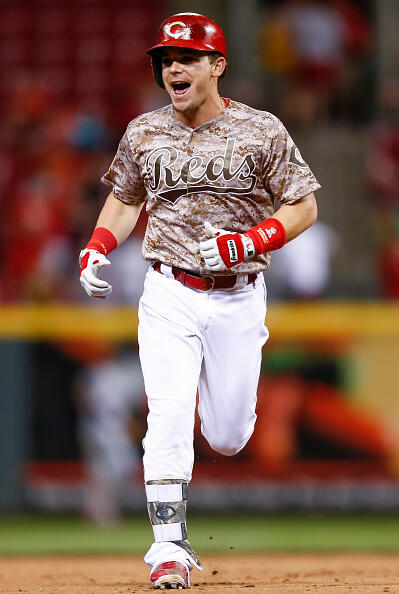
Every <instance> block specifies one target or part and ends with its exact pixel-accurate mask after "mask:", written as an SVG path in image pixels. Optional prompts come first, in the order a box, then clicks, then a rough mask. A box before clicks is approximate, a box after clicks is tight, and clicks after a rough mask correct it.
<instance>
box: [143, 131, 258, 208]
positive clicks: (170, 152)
mask: <svg viewBox="0 0 399 594" xmlns="http://www.w3.org/2000/svg"><path fill="white" fill-rule="evenodd" d="M235 144H236V139H235V138H229V139H228V140H227V142H226V148H225V150H224V153H223V154H218V155H215V156H214V157H211V158H210V159H209V160H208V161H206V162H205V161H204V159H203V158H202V157H200V156H194V157H190V158H189V159H187V160H186V161H184V162H183V164H182V166H181V169H180V171H179V172H178V174H177V175H176V176H175V177H174V176H173V172H172V169H171V167H172V165H174V164H175V163H176V161H177V158H178V156H179V154H178V152H177V150H176V149H175V148H173V147H172V146H163V147H160V148H157V149H155V150H153V151H152V152H151V153H150V154H149V155H148V157H147V160H146V170H147V173H148V174H150V175H151V177H152V182H151V183H150V188H151V190H152V191H153V192H154V193H156V194H158V196H159V197H160V198H163V199H164V200H167V201H168V202H171V203H172V204H174V203H175V202H176V201H177V200H178V199H179V198H180V197H181V196H184V195H187V194H199V193H202V192H204V193H208V194H250V193H251V192H252V190H253V189H254V187H255V184H256V175H254V174H253V172H254V169H255V160H254V158H253V155H252V154H251V153H249V154H247V155H245V157H244V158H243V160H242V161H241V163H240V164H239V165H238V167H237V168H236V169H234V168H233V154H234V148H235ZM219 180H220V181H223V182H227V184H216V183H215V182H217V181H219ZM233 180H239V181H240V182H243V183H242V185H241V186H237V185H233V184H231V185H229V183H228V182H232V181H233ZM161 186H163V187H165V186H166V187H167V188H168V189H166V190H164V191H162V192H159V191H158V190H159V189H160V187H161Z"/></svg>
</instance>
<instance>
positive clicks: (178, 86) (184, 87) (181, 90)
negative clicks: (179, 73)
mask: <svg viewBox="0 0 399 594" xmlns="http://www.w3.org/2000/svg"><path fill="white" fill-rule="evenodd" d="M190 87H191V85H190V83H188V82H179V83H173V84H172V88H173V91H174V94H175V95H176V96H177V97H182V96H183V95H185V94H186V93H187V91H188V89H189V88H190Z"/></svg>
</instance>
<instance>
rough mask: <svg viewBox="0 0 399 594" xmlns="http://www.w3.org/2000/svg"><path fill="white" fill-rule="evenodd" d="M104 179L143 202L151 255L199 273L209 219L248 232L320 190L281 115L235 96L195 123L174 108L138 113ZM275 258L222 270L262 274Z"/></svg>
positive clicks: (146, 250)
mask: <svg viewBox="0 0 399 594" xmlns="http://www.w3.org/2000/svg"><path fill="white" fill-rule="evenodd" d="M102 181H103V182H104V183H105V184H107V185H109V186H112V189H113V193H114V195H115V197H116V198H118V199H119V200H121V201H122V202H124V203H126V204H140V203H142V202H144V201H145V202H146V208H147V212H148V224H147V230H146V233H145V238H144V242H143V257H144V258H145V259H146V260H150V261H151V260H158V261H160V262H163V263H165V264H170V265H173V266H179V267H180V268H184V269H186V270H191V271H193V272H197V273H199V272H202V273H205V271H206V269H205V267H204V262H203V260H202V258H201V255H200V252H199V242H200V241H202V240H203V239H204V238H205V237H206V235H205V231H204V222H205V221H209V222H210V223H211V224H212V225H214V226H215V227H219V228H222V229H226V230H228V231H232V232H238V233H243V232H245V231H247V230H248V229H249V228H250V227H253V226H254V225H258V224H259V223H260V222H261V221H264V220H265V219H267V218H268V217H270V216H272V215H273V213H274V212H275V210H276V209H277V208H278V207H279V206H280V205H283V204H292V203H293V202H295V201H296V200H298V199H299V198H302V197H303V196H306V195H307V194H310V193H311V192H313V191H314V190H317V189H318V188H319V187H320V185H319V184H318V182H317V180H316V178H315V177H314V175H313V174H312V172H311V170H310V169H309V167H308V165H307V164H306V163H305V162H304V161H303V160H302V157H301V155H300V153H299V151H298V149H297V148H296V146H295V144H294V142H293V141H292V139H291V137H290V136H289V134H288V132H287V130H286V129H285V128H284V126H283V125H282V123H281V122H280V120H278V119H277V118H276V117H275V116H273V115H272V114H270V113H268V112H265V111H259V110H257V109H253V108H251V107H248V106H247V105H243V104H242V103H237V102H236V101H229V103H228V105H227V107H225V109H224V110H223V111H222V112H221V113H220V114H219V115H217V116H216V117H215V118H213V119H212V120H210V121H208V122H205V123H204V124H201V125H200V126H198V127H197V128H190V127H189V126H188V125H186V124H184V123H182V122H180V121H179V120H178V119H177V118H176V117H175V114H174V112H173V108H172V106H171V105H168V106H166V107H163V108H161V109H157V110H155V111H152V112H150V113H147V114H144V115H141V116H139V117H137V118H136V119H134V120H132V121H131V122H130V123H129V125H128V127H127V129H126V132H125V134H124V135H123V137H122V140H121V142H120V144H119V147H118V151H117V153H116V155H115V158H114V160H113V162H112V164H111V167H110V168H109V170H108V172H107V173H106V174H105V175H103V177H102ZM270 259H271V255H270V253H266V254H261V255H259V256H256V257H254V258H253V259H251V260H248V261H246V262H243V263H241V264H239V265H237V266H234V267H233V268H231V269H230V270H231V271H225V272H222V273H219V274H231V273H232V272H233V273H236V272H237V273H238V272H240V273H242V274H248V273H251V272H260V271H261V270H263V269H265V268H267V267H268V266H269V264H270Z"/></svg>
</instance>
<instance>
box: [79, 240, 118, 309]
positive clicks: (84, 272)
mask: <svg viewBox="0 0 399 594" xmlns="http://www.w3.org/2000/svg"><path fill="white" fill-rule="evenodd" d="M110 264H111V262H110V261H109V260H107V258H106V257H105V256H104V254H100V252H97V251H96V250H88V249H84V250H82V251H81V252H80V255H79V265H80V284H81V285H82V287H83V288H84V290H85V291H86V293H87V294H88V295H90V297H97V298H98V299H106V298H107V297H108V295H109V294H110V293H111V292H112V287H111V285H110V284H109V283H107V281H106V280H103V279H101V278H99V274H100V272H101V270H102V268H104V266H109V265H110Z"/></svg>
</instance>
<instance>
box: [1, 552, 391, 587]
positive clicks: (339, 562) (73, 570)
mask: <svg viewBox="0 0 399 594" xmlns="http://www.w3.org/2000/svg"><path fill="white" fill-rule="evenodd" d="M203 563H204V567H205V568H204V571H203V572H202V573H200V572H198V571H194V572H193V573H192V580H191V581H192V591H193V592H195V591H198V592H229V593H233V592H243V591H250V592H254V593H257V592H270V593H273V594H277V593H279V594H280V593H283V594H288V593H291V592H292V593H295V592H322V593H323V594H330V593H334V594H341V593H343V592H353V593H355V592H356V593H369V592H378V593H383V592H389V593H390V594H393V593H399V554H398V555H395V554H387V555H384V554H375V555H374V554H339V555H338V554H320V555H302V554H301V555H296V554H284V555H276V554H272V555H268V554H264V555H238V554H235V553H232V554H231V555H212V556H208V557H207V556H204V557H203ZM146 591H147V592H150V591H151V588H150V586H149V582H148V571H147V568H146V567H145V565H144V564H143V561H142V560H141V559H139V558H137V557H134V558H130V557H80V558H76V557H47V558H44V557H37V558H32V557H29V558H26V557H18V558H2V559H0V592H1V593H3V592H4V593H5V594H14V593H23V594H39V593H40V594H111V593H112V594H131V593H132V592H146Z"/></svg>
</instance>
